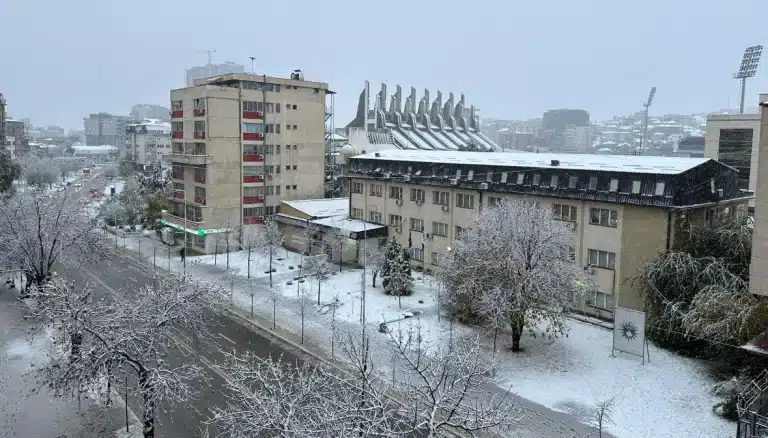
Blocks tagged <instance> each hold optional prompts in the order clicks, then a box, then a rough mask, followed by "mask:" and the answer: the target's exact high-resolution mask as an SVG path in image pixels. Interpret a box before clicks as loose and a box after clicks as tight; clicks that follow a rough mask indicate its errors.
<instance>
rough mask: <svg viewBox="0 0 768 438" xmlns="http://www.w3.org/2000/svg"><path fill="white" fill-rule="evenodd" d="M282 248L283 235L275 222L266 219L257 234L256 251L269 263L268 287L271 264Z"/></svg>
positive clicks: (271, 284) (270, 277) (270, 280)
mask: <svg viewBox="0 0 768 438" xmlns="http://www.w3.org/2000/svg"><path fill="white" fill-rule="evenodd" d="M282 247H283V233H282V231H280V228H279V227H278V224H277V222H276V221H275V220H274V219H272V218H271V217H267V219H266V220H265V221H264V225H263V226H262V227H261V232H260V233H259V234H258V241H257V251H258V252H259V254H261V255H262V256H264V257H265V258H266V259H267V260H268V261H269V287H270V288H271V287H272V286H273V283H272V270H273V268H272V263H273V262H274V260H275V259H276V258H277V256H278V251H279V250H280V248H282Z"/></svg>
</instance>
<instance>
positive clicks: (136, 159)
mask: <svg viewBox="0 0 768 438" xmlns="http://www.w3.org/2000/svg"><path fill="white" fill-rule="evenodd" d="M125 135H126V147H125V149H123V150H122V151H121V154H120V157H121V158H122V159H125V160H128V161H130V162H131V163H133V165H134V166H136V167H137V168H139V169H142V170H144V169H147V168H150V167H155V166H159V165H160V161H161V160H162V159H163V157H164V156H167V155H168V154H170V153H171V124H170V123H165V122H162V121H160V120H158V119H147V120H144V121H142V122H141V123H132V124H130V125H127V126H126V127H125ZM178 153H184V150H183V148H182V149H179V150H178Z"/></svg>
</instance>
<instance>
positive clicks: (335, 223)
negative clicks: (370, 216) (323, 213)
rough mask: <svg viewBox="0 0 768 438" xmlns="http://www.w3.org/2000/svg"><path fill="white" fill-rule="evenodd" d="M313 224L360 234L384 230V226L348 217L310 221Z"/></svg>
mask: <svg viewBox="0 0 768 438" xmlns="http://www.w3.org/2000/svg"><path fill="white" fill-rule="evenodd" d="M309 222H310V223H312V224H316V225H323V226H326V227H331V228H337V229H339V230H342V231H348V232H351V233H360V232H363V231H371V230H375V229H379V228H384V225H379V224H373V223H370V222H366V221H364V220H360V219H351V218H350V217H349V216H348V215H343V216H342V215H339V216H331V217H326V218H323V219H315V220H313V221H309Z"/></svg>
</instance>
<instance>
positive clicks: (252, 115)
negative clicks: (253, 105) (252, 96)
mask: <svg viewBox="0 0 768 438" xmlns="http://www.w3.org/2000/svg"><path fill="white" fill-rule="evenodd" d="M243 118H244V119H251V120H253V119H263V118H264V113H263V112H261V111H243Z"/></svg>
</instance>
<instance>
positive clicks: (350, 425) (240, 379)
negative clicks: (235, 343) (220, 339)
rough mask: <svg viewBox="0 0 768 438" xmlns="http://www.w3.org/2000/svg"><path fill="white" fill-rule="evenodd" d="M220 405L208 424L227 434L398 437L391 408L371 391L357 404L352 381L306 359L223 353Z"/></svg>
mask: <svg viewBox="0 0 768 438" xmlns="http://www.w3.org/2000/svg"><path fill="white" fill-rule="evenodd" d="M222 368H223V369H224V371H225V372H226V373H227V374H228V375H229V376H232V379H231V380H228V381H227V385H226V390H225V393H224V395H225V397H226V399H227V405H226V406H225V407H214V408H213V409H212V413H213V415H212V418H211V419H210V420H209V422H210V423H213V424H216V425H218V426H219V428H220V431H221V432H222V434H223V435H226V436H228V437H232V438H250V437H255V436H273V437H281V438H288V437H305V438H315V437H317V438H329V437H349V436H357V437H372V438H373V437H379V438H388V437H393V438H394V437H398V436H403V435H401V431H400V430H399V429H398V428H397V425H398V422H397V421H396V417H395V415H396V410H395V408H394V406H393V404H392V403H388V402H387V401H386V400H385V399H383V398H382V397H379V396H378V394H375V393H367V394H366V396H367V397H366V398H367V400H368V403H366V404H365V405H362V406H361V405H360V404H359V403H358V400H359V399H360V393H361V391H365V392H368V391H367V390H366V389H363V388H360V387H359V386H358V385H355V384H354V382H350V381H346V380H344V379H342V378H340V377H337V376H335V375H334V374H332V373H331V372H330V371H328V370H325V369H323V368H321V367H317V366H312V365H309V364H305V365H301V366H300V365H296V364H292V363H287V362H284V361H282V360H281V359H277V360H274V359H272V358H267V359H261V358H259V357H256V356H254V355H253V354H250V353H247V354H245V355H242V356H239V357H238V356H236V355H234V354H229V355H227V360H226V363H225V364H224V365H222Z"/></svg>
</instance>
